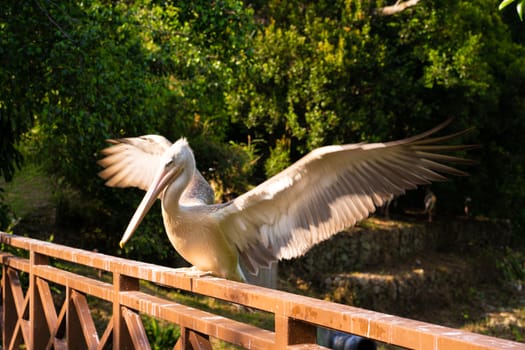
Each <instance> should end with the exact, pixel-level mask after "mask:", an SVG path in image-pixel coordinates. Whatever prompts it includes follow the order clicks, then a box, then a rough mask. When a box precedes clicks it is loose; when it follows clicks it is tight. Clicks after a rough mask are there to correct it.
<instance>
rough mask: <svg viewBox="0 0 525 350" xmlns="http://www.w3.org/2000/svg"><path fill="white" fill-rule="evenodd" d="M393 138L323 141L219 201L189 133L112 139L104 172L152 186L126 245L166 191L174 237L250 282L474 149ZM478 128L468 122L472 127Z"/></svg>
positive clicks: (219, 270) (217, 269) (210, 264)
mask: <svg viewBox="0 0 525 350" xmlns="http://www.w3.org/2000/svg"><path fill="white" fill-rule="evenodd" d="M448 122H449V121H447V122H445V123H443V124H441V125H439V126H437V127H435V128H434V129H432V130H430V131H427V132H425V133H423V134H420V135H418V136H415V137H411V138H407V139H404V140H400V141H393V142H386V143H358V144H348V145H339V146H336V145H332V146H326V147H320V148H317V149H315V150H313V151H311V152H310V153H308V154H307V155H306V156H304V157H303V158H302V159H300V160H299V161H297V162H296V163H294V164H292V165H291V166H290V167H288V168H287V169H285V170H283V171H282V172H280V173H279V174H277V175H275V176H273V177H271V178H270V179H268V180H266V181H265V182H263V183H262V184H260V185H258V186H257V187H255V188H253V189H252V190H250V191H248V192H246V193H244V194H242V195H241V196H239V197H237V198H236V199H234V200H232V201H230V202H227V203H222V204H211V203H213V191H212V190H211V187H210V186H209V184H208V183H207V182H206V181H205V180H204V178H203V177H202V175H201V174H200V172H199V171H198V170H197V168H196V166H195V158H194V156H193V152H192V150H191V148H190V146H189V145H188V142H187V141H186V139H184V138H181V139H179V140H178V141H177V142H175V143H173V144H171V143H170V142H169V141H168V140H167V139H165V138H164V137H162V136H158V135H146V136H142V137H136V138H123V139H117V140H108V142H110V143H112V144H114V145H113V146H110V147H108V148H106V149H104V150H102V154H103V155H104V156H105V158H103V159H101V160H100V161H99V164H100V165H101V166H103V167H104V168H105V169H104V170H102V171H101V172H100V173H99V176H100V177H102V178H103V179H105V180H107V182H106V185H108V186H113V187H130V186H134V187H138V188H141V189H143V190H145V191H147V192H146V195H145V196H144V199H143V200H142V202H141V203H140V205H139V207H138V208H137V210H136V212H135V214H134V215H133V217H132V219H131V221H130V223H129V225H128V227H127V229H126V231H125V233H124V235H123V237H122V240H121V241H120V245H121V246H123V245H124V244H125V243H126V242H127V241H128V240H129V239H130V237H131V235H132V234H133V232H134V231H135V230H136V229H137V227H138V225H139V224H140V223H141V221H142V219H143V218H144V216H145V215H146V213H147V212H148V210H149V209H150V208H151V206H152V205H153V203H154V202H155V200H156V199H157V198H160V199H161V204H162V216H163V219H164V225H165V228H166V232H167V235H168V237H169V240H170V242H171V244H173V246H174V247H175V249H176V250H177V251H178V252H179V253H180V255H181V256H182V257H183V258H184V259H186V260H187V261H188V262H189V263H191V264H192V265H193V266H194V267H195V268H196V269H198V270H200V271H203V272H209V273H212V274H214V275H216V276H219V277H224V278H228V279H233V280H238V281H243V280H244V276H243V274H242V271H241V269H240V267H239V261H240V260H242V263H243V266H246V267H247V268H248V270H249V271H250V272H251V273H257V271H258V268H259V266H267V265H268V264H269V263H270V262H271V261H274V260H276V259H289V258H293V257H297V256H300V255H302V254H304V253H305V252H306V251H307V250H309V249H310V248H311V247H312V246H313V245H315V244H317V243H319V242H321V241H323V240H325V239H327V238H329V237H331V236H333V235H335V234H336V233H338V232H340V231H341V230H343V229H345V228H348V227H351V226H353V225H355V223H356V222H358V221H360V220H362V219H364V218H366V217H367V216H368V215H369V214H370V213H373V212H374V211H375V208H376V207H377V206H381V205H382V204H383V203H384V202H385V201H386V200H388V199H389V198H391V197H392V196H393V195H399V194H402V193H404V192H405V190H407V189H413V188H416V186H417V185H422V184H429V183H430V182H431V181H441V180H445V179H446V178H445V176H444V174H452V175H466V173H465V172H463V171H460V170H457V169H455V168H453V167H450V166H447V165H444V164H442V163H443V162H453V163H470V161H469V160H466V159H463V158H459V157H454V156H450V155H443V154H440V153H436V152H442V151H455V150H465V149H468V148H471V147H472V146H463V145H459V146H451V145H444V144H443V142H444V141H447V140H449V139H451V138H454V137H457V136H459V135H461V134H463V133H465V132H466V131H464V132H459V133H456V134H453V135H449V136H444V137H434V138H429V136H430V135H431V134H433V133H435V132H437V131H438V130H440V129H442V128H443V127H445V125H446V124H448ZM467 131H468V130H467Z"/></svg>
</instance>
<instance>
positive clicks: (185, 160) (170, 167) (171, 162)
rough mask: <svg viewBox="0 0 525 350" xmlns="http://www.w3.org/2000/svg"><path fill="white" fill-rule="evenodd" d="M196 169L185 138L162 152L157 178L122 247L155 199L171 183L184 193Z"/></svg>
mask: <svg viewBox="0 0 525 350" xmlns="http://www.w3.org/2000/svg"><path fill="white" fill-rule="evenodd" d="M194 169H195V158H194V157H193V152H192V150H191V148H190V146H189V145H188V142H187V141H186V139H185V138H181V139H179V140H178V141H177V142H175V143H174V144H173V145H171V146H170V147H169V148H168V149H167V150H166V151H165V152H164V153H163V154H162V157H161V159H160V163H159V168H158V170H157V173H156V175H155V178H154V179H153V182H152V183H151V185H150V187H149V188H148V191H147V192H146V195H145V196H144V198H143V199H142V202H140V204H139V206H138V208H137V210H136V211H135V214H133V217H132V218H131V221H130V222H129V224H128V227H127V228H126V232H124V235H123V236H122V239H121V240H120V247H121V248H122V247H123V246H124V244H126V242H127V241H128V240H129V239H130V238H131V235H133V233H134V232H135V230H136V229H137V227H138V226H139V225H140V223H141V222H142V219H143V218H144V216H146V214H147V213H148V211H149V210H150V209H151V207H152V206H153V203H155V200H156V199H157V198H159V197H160V196H161V195H162V193H164V191H165V190H166V189H167V188H168V187H169V186H170V185H171V184H174V185H175V186H176V187H177V189H179V190H180V193H182V191H183V190H184V188H185V187H186V186H187V184H188V183H189V181H190V179H191V177H192V176H193V171H194ZM179 180H180V181H179Z"/></svg>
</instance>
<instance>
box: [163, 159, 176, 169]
mask: <svg viewBox="0 0 525 350" xmlns="http://www.w3.org/2000/svg"><path fill="white" fill-rule="evenodd" d="M173 163H175V161H174V160H173V159H170V160H168V161H167V162H166V165H165V166H166V167H170V166H172V165H173Z"/></svg>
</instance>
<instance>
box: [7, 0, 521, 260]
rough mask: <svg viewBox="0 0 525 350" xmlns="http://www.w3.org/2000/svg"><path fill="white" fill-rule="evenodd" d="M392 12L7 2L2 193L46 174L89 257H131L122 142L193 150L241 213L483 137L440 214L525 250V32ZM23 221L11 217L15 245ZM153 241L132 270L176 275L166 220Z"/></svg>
mask: <svg viewBox="0 0 525 350" xmlns="http://www.w3.org/2000/svg"><path fill="white" fill-rule="evenodd" d="M391 3H392V2H383V1H365V0H337V1H331V0H330V1H327V0H322V1H279V0H270V1H245V2H241V1H233V0H225V1H212V2H210V1H191V2H187V1H155V0H138V1H104V0H87V1H82V2H80V1H72V0H63V1H51V0H33V1H20V0H7V1H3V2H2V5H0V175H2V176H3V178H4V179H5V180H6V181H9V180H10V179H11V178H12V176H13V175H14V173H15V171H16V170H17V167H19V166H20V165H21V164H22V160H23V158H24V157H25V161H26V162H32V163H38V164H41V166H43V168H44V169H45V170H46V172H47V174H48V176H49V177H50V178H51V179H53V181H55V182H56V183H57V184H58V185H59V186H58V187H57V188H58V190H57V191H56V193H55V198H56V200H57V202H58V208H59V212H58V213H57V218H58V221H59V223H60V224H62V225H76V226H77V227H81V228H82V230H81V231H80V232H81V233H79V234H81V235H83V236H82V237H83V238H82V239H80V241H81V245H83V246H84V247H85V248H92V247H97V248H98V249H99V250H101V251H104V252H108V253H121V252H118V251H117V249H116V248H117V247H118V244H117V242H118V240H119V239H120V233H121V232H122V231H123V228H124V227H125V226H126V224H127V221H128V220H129V218H130V216H131V213H132V212H133V211H134V209H135V207H136V205H137V203H138V201H139V197H140V196H141V194H142V193H141V192H140V191H138V190H122V189H111V188H107V187H105V186H104V185H103V181H102V180H101V179H99V178H98V177H97V175H96V174H97V172H98V171H99V170H100V168H99V166H98V165H97V164H96V160H97V159H98V158H99V157H100V155H99V154H98V153H97V152H98V151H99V150H100V149H102V148H103V147H105V146H106V144H105V140H106V139H107V138H115V137H128V136H138V135H144V134H151V133H156V134H162V135H164V136H166V137H167V138H169V139H171V140H172V141H174V140H176V139H177V138H179V137H181V136H186V137H187V138H188V139H189V141H190V143H191V145H192V147H193V149H194V151H195V153H196V157H197V163H198V166H199V168H200V169H201V171H202V172H203V173H204V174H205V176H206V177H207V178H208V179H209V180H210V181H212V182H213V184H214V185H215V186H216V189H217V192H218V196H219V197H221V198H231V197H232V196H234V195H236V194H238V193H241V192H243V191H245V190H246V189H247V188H249V186H251V185H254V184H257V183H259V182H260V181H262V180H263V179H265V178H266V177H268V176H270V175H273V174H275V173H276V172H278V171H280V170H281V169H283V168H284V167H286V166H288V165H289V164H290V163H291V162H293V161H295V160H297V159H298V158H299V157H300V156H301V155H302V154H304V153H306V152H307V151H309V150H311V149H313V148H315V147H318V146H321V145H326V144H334V143H335V144H338V143H354V142H361V141H382V140H392V139H398V138H403V137H407V136H410V135H413V134H416V133H418V132H422V131H424V130H426V129H429V128H431V127H433V126H435V125H437V124H438V123H440V122H442V121H444V120H445V119H447V118H449V117H454V118H455V120H454V122H453V124H452V125H451V126H450V127H449V128H448V129H447V130H448V131H449V132H454V131H457V130H461V129H465V128H468V127H475V130H474V131H473V132H472V133H471V134H470V135H468V136H467V137H466V138H464V139H463V140H462V141H463V142H465V143H477V144H480V145H481V148H480V149H478V150H475V151H471V152H469V154H468V156H469V157H470V158H473V159H476V160H477V161H478V162H479V163H478V164H477V165H476V166H474V167H472V168H470V169H468V171H469V172H470V173H471V176H470V177H467V178H459V179H457V178H456V179H454V180H453V181H451V182H448V183H444V184H438V185H436V186H434V187H433V190H434V192H436V194H437V195H438V198H439V203H440V208H441V213H445V212H447V211H448V213H449V214H451V215H457V214H459V213H461V212H462V207H463V203H464V201H465V198H466V197H470V198H471V199H472V202H471V203H472V204H471V207H472V209H471V210H472V213H473V214H474V215H479V216H486V217H491V218H505V219H510V220H511V221H512V224H513V227H514V235H515V239H516V240H517V241H523V240H525V233H524V228H525V210H523V207H524V205H525V176H524V175H525V174H524V172H525V169H524V166H525V159H524V158H525V152H524V148H525V145H524V143H523V141H522V140H523V135H524V134H525V108H524V107H525V98H524V96H525V47H524V46H523V44H524V40H525V39H524V38H525V25H524V24H523V23H522V22H520V21H519V19H518V17H517V16H516V14H515V10H513V9H511V8H510V7H509V8H508V9H505V10H504V11H502V12H499V11H497V2H495V1H490V0H468V1H461V0H459V1H458V0H439V1H432V0H425V1H421V2H420V3H418V4H417V6H413V7H411V8H408V9H406V10H404V11H402V12H400V13H397V14H395V15H390V16H381V15H379V14H378V11H377V10H378V9H380V8H381V7H383V6H386V5H389V4H391ZM0 194H1V193H0ZM72 198H75V201H73V200H72ZM1 203H2V202H0V204H1ZM408 205H410V204H408ZM445 208H446V209H445ZM122 213H126V215H123V214H122ZM128 214H129V215H128ZM10 220H11V217H10V215H9V208H8V207H7V206H6V205H5V204H1V206H0V224H1V227H0V228H3V229H5V228H6V227H8V226H9V224H10ZM140 230H142V231H143V232H147V233H148V234H138V235H135V238H134V240H133V242H131V243H132V244H130V245H129V247H128V248H126V249H128V251H127V253H128V254H131V255H132V256H133V257H135V258H146V259H149V260H155V261H159V260H161V261H163V260H166V259H168V257H167V256H168V250H169V249H170V248H169V244H159V243H158V242H159V240H160V239H162V240H165V238H164V233H163V228H162V224H161V223H160V213H159V211H158V210H153V211H151V213H150V214H149V216H148V219H147V220H146V222H145V224H143V225H142V226H141V228H140Z"/></svg>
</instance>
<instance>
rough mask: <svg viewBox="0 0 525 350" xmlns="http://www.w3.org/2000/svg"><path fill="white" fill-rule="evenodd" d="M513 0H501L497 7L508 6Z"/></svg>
mask: <svg viewBox="0 0 525 350" xmlns="http://www.w3.org/2000/svg"><path fill="white" fill-rule="evenodd" d="M514 1H515V0H504V1H502V2H501V3H500V4H499V9H500V10H503V9H504V8H505V7H507V6H509V5H510V4H512V3H513V2H514Z"/></svg>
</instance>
